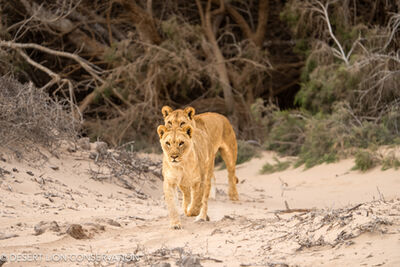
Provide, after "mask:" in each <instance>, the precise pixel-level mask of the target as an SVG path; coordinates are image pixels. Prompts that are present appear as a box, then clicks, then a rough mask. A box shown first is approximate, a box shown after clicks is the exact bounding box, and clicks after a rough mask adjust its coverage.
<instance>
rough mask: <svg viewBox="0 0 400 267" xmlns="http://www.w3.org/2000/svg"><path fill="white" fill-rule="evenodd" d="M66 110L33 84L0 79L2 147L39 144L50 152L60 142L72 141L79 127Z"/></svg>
mask: <svg viewBox="0 0 400 267" xmlns="http://www.w3.org/2000/svg"><path fill="white" fill-rule="evenodd" d="M68 105H69V104H68ZM66 107H67V106H66V103H64V102H62V101H57V100H54V99H53V98H51V97H50V96H49V95H48V94H47V93H46V92H44V91H42V90H39V89H37V88H36V87H35V86H34V85H33V84H32V83H27V84H21V83H19V82H18V81H16V80H13V79H11V78H7V77H0V140H1V143H0V146H3V147H9V148H16V147H18V148H22V147H26V146H27V145H28V144H30V143H36V144H38V145H43V146H45V147H47V148H51V147H53V146H54V145H55V144H57V143H58V142H60V141H61V140H73V139H74V138H75V137H76V136H77V134H78V132H77V131H78V126H79V125H78V123H77V121H76V120H75V119H73V118H72V116H71V115H70V114H69V113H68V112H67V110H66Z"/></svg>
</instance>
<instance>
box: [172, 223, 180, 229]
mask: <svg viewBox="0 0 400 267" xmlns="http://www.w3.org/2000/svg"><path fill="white" fill-rule="evenodd" d="M171 228H172V229H174V230H180V229H182V225H181V223H179V222H178V223H173V224H171Z"/></svg>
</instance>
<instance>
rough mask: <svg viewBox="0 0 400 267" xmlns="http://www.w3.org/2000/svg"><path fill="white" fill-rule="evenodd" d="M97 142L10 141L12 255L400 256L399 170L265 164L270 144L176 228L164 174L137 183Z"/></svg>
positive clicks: (2, 233)
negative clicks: (98, 158)
mask: <svg viewBox="0 0 400 267" xmlns="http://www.w3.org/2000/svg"><path fill="white" fill-rule="evenodd" d="M91 153H92V152H90V151H84V150H81V149H79V150H78V151H76V152H68V151H67V150H63V151H60V156H59V158H57V157H55V156H52V155H50V154H49V155H48V160H44V161H40V162H31V163H27V162H26V161H22V162H18V161H16V160H14V159H12V158H9V157H7V153H6V152H4V153H2V159H3V160H2V161H0V168H1V170H0V192H1V193H0V194H1V198H0V255H4V257H3V259H6V260H7V261H6V262H5V264H4V265H3V266H53V265H56V266H87V265H89V266H90V265H93V266H99V264H100V263H99V262H95V259H98V260H102V261H101V264H103V265H107V264H110V265H116V266H117V265H118V266H121V265H124V266H130V265H132V266H151V265H154V266H168V263H169V264H171V266H320V265H323V266H343V265H348V266H383V265H384V266H400V253H399V251H400V230H399V229H400V227H399V226H400V194H399V188H400V171H399V170H397V171H396V170H393V169H391V170H387V171H381V170H380V169H379V168H375V169H373V170H371V171H368V172H366V173H360V172H358V171H351V167H352V166H353V160H352V159H348V160H343V161H340V162H338V163H333V164H328V165H326V164H323V165H320V166H317V167H314V168H312V169H309V170H303V169H302V168H297V169H289V170H286V171H283V172H278V173H273V174H268V175H260V174H259V170H260V169H261V167H262V165H263V164H264V163H265V162H267V161H269V162H272V161H273V160H272V159H273V156H274V154H273V153H269V152H265V153H263V154H262V157H261V158H256V159H253V160H251V161H250V162H248V163H245V164H242V165H239V166H238V167H237V176H238V177H239V179H240V183H239V185H238V190H239V194H240V198H241V199H240V201H239V202H236V203H234V202H231V201H229V199H228V196H227V194H226V189H227V174H226V171H224V170H218V171H216V178H217V195H216V199H213V200H210V203H209V216H210V218H211V221H210V222H200V223H196V222H194V219H193V218H183V220H182V223H183V227H184V229H182V230H171V229H169V227H168V218H167V211H166V208H165V205H164V201H163V197H162V190H161V188H162V181H161V180H160V179H159V178H158V177H157V176H156V175H154V174H152V172H151V171H149V170H147V169H146V170H144V171H143V176H142V177H139V178H138V177H133V176H132V177H133V178H132V181H131V184H130V185H129V186H131V187H132V188H133V189H132V188H131V189H128V188H127V187H129V186H128V185H127V184H125V183H124V182H123V183H121V181H118V180H116V179H115V178H113V177H112V175H109V176H107V175H108V174H110V169H109V167H110V166H109V165H106V164H104V165H101V164H99V165H96V164H95V162H94V161H95V159H93V157H92V158H90V157H91V156H90V154H91ZM158 159H159V156H152V157H151V160H158ZM138 164H139V163H138ZM133 165H134V164H133ZM124 175H125V176H126V177H129V173H127V174H124ZM95 257H97V258H95ZM120 260H123V262H120ZM157 264H158V265H157ZM0 266H1V263H0Z"/></svg>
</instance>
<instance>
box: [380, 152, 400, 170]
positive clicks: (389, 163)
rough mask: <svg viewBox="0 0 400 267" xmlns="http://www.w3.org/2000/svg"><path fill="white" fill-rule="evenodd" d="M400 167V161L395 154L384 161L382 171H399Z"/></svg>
mask: <svg viewBox="0 0 400 267" xmlns="http://www.w3.org/2000/svg"><path fill="white" fill-rule="evenodd" d="M399 167H400V159H399V158H397V157H396V155H395V154H394V153H391V154H389V155H387V156H386V157H384V158H383V159H382V171H386V170H388V169H391V168H394V169H395V170H397V169H398V168H399Z"/></svg>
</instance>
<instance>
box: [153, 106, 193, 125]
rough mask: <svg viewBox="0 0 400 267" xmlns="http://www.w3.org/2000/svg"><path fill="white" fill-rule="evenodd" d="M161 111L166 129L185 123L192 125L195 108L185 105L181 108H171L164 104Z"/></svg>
mask: <svg viewBox="0 0 400 267" xmlns="http://www.w3.org/2000/svg"><path fill="white" fill-rule="evenodd" d="M161 112H162V114H163V117H164V121H165V126H166V127H167V128H168V129H176V128H182V127H184V126H186V125H190V126H192V127H193V126H194V125H193V123H194V121H193V117H194V115H195V110H194V108H192V107H187V108H185V109H183V110H182V109H177V110H173V109H172V108H170V107H169V106H164V107H163V108H162V109H161Z"/></svg>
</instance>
